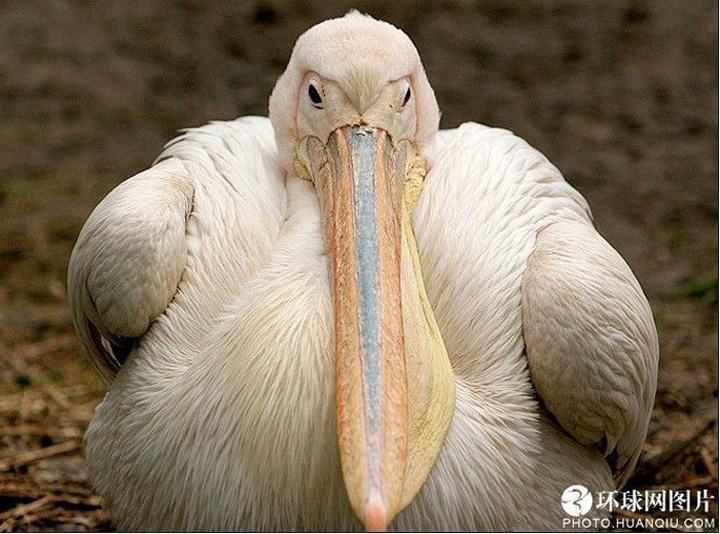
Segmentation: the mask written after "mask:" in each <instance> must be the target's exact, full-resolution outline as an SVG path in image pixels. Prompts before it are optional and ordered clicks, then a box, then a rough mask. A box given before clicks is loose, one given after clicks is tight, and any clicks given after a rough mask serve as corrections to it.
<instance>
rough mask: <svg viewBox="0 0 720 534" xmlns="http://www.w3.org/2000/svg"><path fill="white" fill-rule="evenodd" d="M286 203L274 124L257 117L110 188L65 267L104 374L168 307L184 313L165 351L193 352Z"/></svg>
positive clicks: (270, 239)
mask: <svg viewBox="0 0 720 534" xmlns="http://www.w3.org/2000/svg"><path fill="white" fill-rule="evenodd" d="M284 199H285V188H284V183H283V180H282V173H281V172H280V170H279V167H278V165H277V151H276V149H275V140H274V134H273V130H272V126H271V125H270V121H269V120H268V119H266V118H261V117H242V118H239V119H237V120H234V121H229V122H215V123H211V124H208V125H205V126H202V127H200V128H193V129H190V130H187V131H185V132H184V133H183V135H181V136H180V137H178V138H177V139H175V140H173V141H172V142H170V143H169V144H168V145H167V146H166V147H165V150H164V151H163V152H162V154H161V155H160V157H159V158H158V160H157V162H156V163H155V164H154V165H153V166H152V167H151V168H150V169H148V170H146V171H144V172H142V173H140V174H138V175H136V176H134V177H132V178H130V179H128V180H126V181H125V182H123V183H122V184H120V185H119V186H118V187H117V188H115V189H114V190H113V191H112V192H111V193H110V194H109V195H108V196H107V197H106V198H105V199H104V200H103V201H102V202H101V203H100V204H99V205H98V206H97V208H95V211H93V213H92V214H91V215H90V217H89V218H88V220H87V222H86V223H85V226H84V227H83V229H82V231H81V233H80V236H79V238H78V241H77V244H76V245H75V249H74V250H73V254H72V257H71V258H70V265H69V269H68V290H69V295H70V304H71V306H72V310H73V320H74V322H75V328H76V329H77V331H78V333H79V335H80V339H81V340H82V344H83V345H84V347H85V349H86V350H87V352H89V353H90V355H91V356H92V357H93V358H92V359H93V362H94V364H95V366H96V367H97V368H98V370H99V371H100V373H101V375H102V376H104V377H105V378H106V379H107V380H108V381H109V380H110V379H112V378H113V376H114V374H115V373H116V372H117V371H118V370H119V368H120V366H121V365H122V364H123V361H124V359H125V358H126V357H127V356H128V354H129V353H130V351H132V348H133V347H134V346H135V341H136V340H137V339H138V338H140V337H142V336H143V335H144V334H145V333H146V332H148V329H149V328H150V325H151V323H153V322H156V321H159V319H160V318H161V317H163V316H167V315H168V312H169V311H170V306H171V303H173V304H175V306H174V309H175V311H176V312H182V313H181V317H179V316H177V314H176V316H175V317H174V318H173V320H172V321H170V323H171V325H169V328H170V329H171V330H172V328H173V326H172V325H175V328H177V331H176V332H175V333H173V334H169V335H170V337H171V338H172V341H171V342H169V344H167V343H166V345H165V347H166V348H167V350H169V351H170V352H171V353H172V354H174V355H175V356H176V357H177V355H178V354H181V353H185V354H187V353H190V352H192V349H191V348H188V347H187V346H186V345H187V344H188V343H193V342H194V341H195V340H197V339H201V338H202V335H203V333H204V332H207V331H208V329H209V328H210V326H209V325H212V324H213V321H214V320H215V318H216V317H217V316H218V314H221V313H222V309H223V305H224V302H225V300H226V299H227V298H229V295H230V293H231V292H230V289H231V288H235V287H238V286H239V285H241V284H242V283H243V281H244V280H246V279H247V278H248V277H250V276H252V274H253V273H254V272H255V271H256V270H257V269H258V267H259V266H260V265H261V264H262V262H263V261H264V258H265V257H266V256H267V254H269V252H270V251H271V250H272V247H273V244H274V243H275V241H276V240H277V239H278V235H279V232H280V228H281V227H282V224H283V220H284V217H285V200H284ZM180 324H182V325H183V326H182V327H180V326H178V325H180ZM177 332H188V333H190V334H189V335H187V336H178V335H177ZM186 342H187V343H186ZM182 343H185V345H182ZM181 345H182V347H181ZM183 347H184V348H183Z"/></svg>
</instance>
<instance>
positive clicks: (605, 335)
mask: <svg viewBox="0 0 720 534" xmlns="http://www.w3.org/2000/svg"><path fill="white" fill-rule="evenodd" d="M522 312H523V335H524V338H525V346H526V351H527V357H528V362H529V365H530V375H531V378H532V381H533V384H534V385H535V388H536V389H537V391H538V393H539V395H540V397H541V398H542V400H543V402H544V403H545V405H546V407H547V408H548V409H549V410H550V411H551V412H552V413H553V415H554V416H555V418H556V419H557V420H558V422H559V423H560V424H561V425H562V426H563V428H564V429H565V430H566V431H568V432H569V433H570V434H571V435H572V436H573V437H575V439H577V440H578V441H579V442H581V443H584V444H592V445H596V446H598V447H599V448H601V449H602V452H603V453H605V455H606V456H607V455H610V454H611V453H614V456H615V457H616V465H615V478H616V482H617V483H618V487H621V486H622V485H624V483H625V482H626V481H627V479H628V477H629V476H630V474H631V473H632V471H633V469H634V468H635V464H636V463H637V460H638V457H639V455H640V451H641V448H642V444H643V442H644V441H645V436H646V434H647V428H648V423H649V420H650V414H651V411H652V406H653V401H654V398H655V389H656V383H657V361H658V340H657V333H656V330H655V324H654V321H653V317H652V312H651V310H650V306H649V304H648V302H647V299H646V298H645V295H644V294H643V292H642V289H641V288H640V285H639V284H638V282H637V280H636V278H635V276H634V275H633V273H632V271H631V270H630V268H629V267H628V266H627V264H626V263H625V262H624V261H623V259H622V258H621V257H620V255H619V254H618V253H617V252H616V251H615V250H614V249H613V248H612V247H611V246H610V245H609V244H608V243H607V242H606V241H605V240H604V239H603V238H602V237H601V236H600V235H599V234H598V233H597V231H596V230H595V229H594V228H593V227H592V226H590V225H589V224H581V223H579V222H574V221H573V222H556V223H553V224H550V225H548V226H547V227H545V228H544V229H542V230H541V231H540V232H539V233H538V236H537V242H536V245H535V248H534V251H533V253H532V255H531V257H530V260H529V262H528V266H527V270H526V272H525V276H524V280H523V295H522Z"/></svg>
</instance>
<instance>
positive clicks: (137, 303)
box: [68, 158, 193, 380]
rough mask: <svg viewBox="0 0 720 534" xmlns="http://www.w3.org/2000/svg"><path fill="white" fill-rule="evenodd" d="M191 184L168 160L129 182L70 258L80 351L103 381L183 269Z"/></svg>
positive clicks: (101, 208)
mask: <svg viewBox="0 0 720 534" xmlns="http://www.w3.org/2000/svg"><path fill="white" fill-rule="evenodd" d="M192 208H193V187H192V184H191V182H190V181H189V179H188V175H187V171H186V169H185V166H184V165H183V163H182V161H181V160H179V159H177V158H170V159H167V160H165V161H161V162H160V163H158V164H157V165H155V166H154V167H152V168H150V169H148V170H146V171H144V172H141V173H140V174H138V175H136V176H134V177H132V178H130V179H128V180H126V181H125V182H123V183H122V184H120V185H119V186H118V187H117V188H115V189H114V190H113V191H112V192H111V193H110V194H109V195H108V196H107V197H105V199H104V200H103V201H102V202H101V203H100V204H99V205H98V206H97V207H96V208H95V210H94V211H93V212H92V214H91V215H90V217H89V219H88V220H87V222H86V223H85V226H84V227H83V229H82V231H81V233H80V236H79V238H78V241H77V243H76V245H75V249H74V250H73V253H72V256H71V258H70V264H69V268H68V290H69V296H70V304H71V306H72V310H73V320H74V322H75V327H76V329H77V331H78V333H79V335H80V339H81V341H82V344H83V346H84V348H85V349H86V350H87V351H88V353H90V355H91V356H93V362H94V363H95V364H96V367H97V368H98V370H99V371H100V373H101V375H102V376H103V377H105V378H106V379H108V380H109V379H110V378H112V376H113V375H114V374H115V373H116V372H117V371H118V370H119V369H120V366H121V364H122V362H123V359H124V357H125V356H126V355H127V352H128V350H129V349H130V347H131V345H132V340H133V339H135V338H139V337H140V336H142V335H143V334H144V333H145V332H146V331H147V329H148V327H149V325H150V323H151V322H152V321H153V319H155V318H156V317H157V316H158V315H160V314H161V313H162V312H163V311H164V310H165V308H166V307H167V305H168V303H169V302H170V301H171V300H172V298H173V295H174V294H175V291H176V289H177V286H178V283H179V281H180V277H181V275H182V272H183V269H184V268H185V261H186V255H187V254H186V253H187V245H186V239H185V223H186V221H187V219H188V217H189V215H190V213H191V212H192Z"/></svg>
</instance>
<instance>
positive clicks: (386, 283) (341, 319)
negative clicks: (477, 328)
mask: <svg viewBox="0 0 720 534" xmlns="http://www.w3.org/2000/svg"><path fill="white" fill-rule="evenodd" d="M298 153H299V154H301V153H302V154H305V158H307V159H306V165H308V167H309V169H310V172H311V174H312V179H313V181H314V182H315V186H316V189H317V191H318V196H319V199H320V206H321V211H322V218H323V224H324V232H325V244H326V248H327V251H328V254H329V257H330V261H331V264H332V280H333V296H334V311H335V358H336V366H337V375H336V380H337V381H336V387H337V422H338V439H339V446H340V457H341V464H342V470H343V476H344V479H345V486H346V488H347V492H348V497H349V500H350V504H351V506H352V507H353V509H354V511H355V513H356V514H357V516H358V517H359V518H361V520H362V521H363V523H364V525H365V528H367V529H368V530H375V531H381V530H385V529H386V527H387V525H388V524H389V523H390V521H392V519H393V518H394V517H395V515H396V514H397V513H398V511H399V509H400V507H401V498H402V492H403V483H404V477H405V470H406V463H407V448H408V446H407V445H408V437H407V436H408V415H407V413H408V409H407V374H406V368H405V365H406V363H405V348H404V339H403V324H402V323H403V313H402V307H401V286H400V250H401V248H400V247H401V238H402V233H401V232H402V230H401V221H402V218H401V217H402V209H403V208H402V198H403V179H404V173H403V172H402V170H403V169H404V161H401V160H402V156H401V155H399V152H398V151H396V150H395V149H394V148H393V145H392V142H391V140H390V138H389V137H388V135H387V133H386V132H385V131H383V130H379V129H373V128H369V127H361V126H346V127H343V128H339V129H337V130H335V131H334V132H333V133H332V134H331V135H330V138H329V140H328V142H327V144H326V145H325V146H323V145H322V143H320V142H319V140H317V139H306V140H304V146H301V147H299V151H298Z"/></svg>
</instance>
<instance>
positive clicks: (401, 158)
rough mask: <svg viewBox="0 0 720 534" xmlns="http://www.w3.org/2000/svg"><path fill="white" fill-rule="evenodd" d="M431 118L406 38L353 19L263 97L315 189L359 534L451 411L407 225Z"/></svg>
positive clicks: (435, 447) (410, 486) (325, 27)
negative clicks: (328, 274) (328, 272)
mask: <svg viewBox="0 0 720 534" xmlns="http://www.w3.org/2000/svg"><path fill="white" fill-rule="evenodd" d="M439 116H440V115H439V111H438V106H437V102H436V100H435V96H434V93H433V90H432V88H431V87H430V84H429V83H428V80H427V76H426V75H425V71H424V70H423V67H422V64H421V62H420V57H419V55H418V53H417V50H416V49H415V46H414V45H413V43H412V41H411V40H410V39H409V38H408V36H407V35H405V34H404V33H403V32H402V31H400V30H398V29H397V28H395V27H394V26H392V25H390V24H388V23H385V22H381V21H377V20H375V19H372V18H371V17H368V16H364V15H361V14H359V13H357V12H351V13H349V14H348V15H346V16H345V17H343V18H340V19H335V20H329V21H326V22H323V23H321V24H319V25H317V26H315V27H313V28H311V29H310V30H308V31H307V32H306V33H305V34H303V35H302V36H301V37H300V38H299V39H298V41H297V43H296V45H295V48H294V50H293V53H292V56H291V58H290V62H289V64H288V66H287V69H286V71H285V73H284V74H283V75H282V76H281V77H280V79H279V80H278V82H277V85H276V86H275V89H274V91H273V93H272V96H271V97H270V119H271V121H272V124H273V127H274V129H275V135H276V140H277V145H278V151H279V154H280V158H281V163H282V165H283V166H284V168H285V170H286V172H287V173H288V174H295V175H298V176H299V177H301V178H306V179H308V180H310V181H312V182H313V184H314V185H315V189H316V191H317V194H318V200H319V204H320V209H321V213H322V221H323V233H324V239H325V247H326V250H327V253H328V258H329V261H330V269H331V272H332V284H333V299H334V300H333V303H334V318H335V359H336V390H337V395H336V399H337V427H338V443H339V450H340V459H341V465H342V471H343V477H344V481H345V487H346V489H347V494H348V498H349V501H350V504H351V506H352V508H353V510H354V511H355V513H356V514H357V516H358V517H359V518H360V520H361V521H362V522H363V523H364V525H365V527H366V528H367V529H369V530H384V529H385V528H386V527H387V526H388V525H389V523H390V522H391V521H392V519H393V518H394V517H395V515H396V514H397V513H398V512H399V511H400V510H402V509H403V508H404V507H405V506H406V505H407V504H409V503H410V502H411V500H412V499H413V497H414V496H415V495H416V494H417V492H418V491H419V490H420V488H421V487H422V485H423V483H424V481H425V479H426V478H427V476H428V474H429V472H430V469H431V468H432V466H433V464H434V462H435V459H436V457H437V454H438V453H439V451H440V448H441V446H442V442H443V439H444V436H445V434H446V432H447V429H448V427H449V424H450V419H451V417H452V411H453V407H454V387H453V380H452V370H451V369H450V365H449V361H448V359H447V354H446V352H445V348H444V346H443V343H442V339H441V337H440V333H439V331H438V329H437V325H436V323H435V319H434V317H433V314H432V310H431V308H430V305H429V303H428V301H427V296H426V294H425V288H424V285H423V281H422V273H421V272H420V263H419V259H418V253H417V248H416V245H415V239H414V236H413V233H412V225H411V215H412V210H413V208H414V205H415V202H416V201H417V198H418V197H419V193H420V190H421V187H422V179H423V178H424V174H425V159H424V158H423V154H426V153H427V152H428V151H429V150H430V147H431V145H432V143H433V141H434V138H435V135H436V133H437V131H438V124H439Z"/></svg>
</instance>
